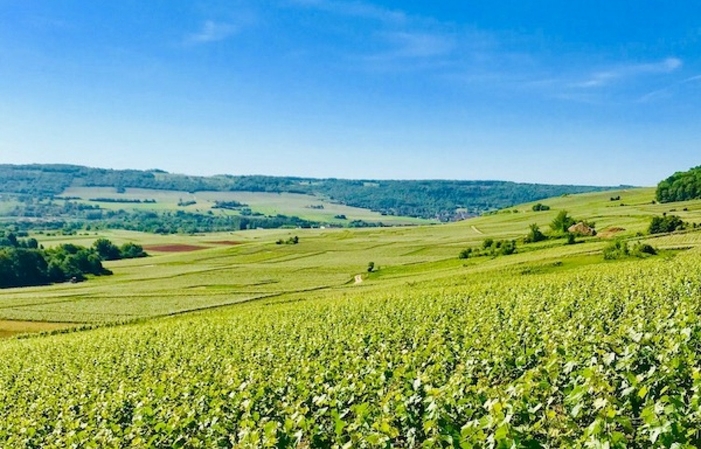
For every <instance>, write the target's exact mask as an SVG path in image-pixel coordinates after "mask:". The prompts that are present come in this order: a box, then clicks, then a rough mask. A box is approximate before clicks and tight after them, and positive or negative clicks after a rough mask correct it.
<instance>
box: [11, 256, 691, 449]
mask: <svg viewBox="0 0 701 449" xmlns="http://www.w3.org/2000/svg"><path fill="white" fill-rule="evenodd" d="M699 270H700V266H699V260H698V257H697V255H695V254H692V255H689V257H683V258H677V259H674V260H673V261H671V262H669V263H668V262H665V263H660V262H656V261H654V260H646V261H634V262H626V263H619V264H611V265H608V266H607V267H606V269H605V270H602V269H601V267H591V268H590V269H586V268H584V269H581V270H579V271H578V272H577V275H576V276H573V275H572V273H569V272H561V273H551V274H544V275H533V276H521V275H518V276H508V275H500V276H499V277H498V278H494V276H492V275H490V276H484V277H477V278H475V277H470V278H469V279H468V278H454V279H449V280H445V281H440V282H436V283H434V284H432V285H430V286H421V285H420V284H417V285H415V286H413V287H412V288H406V289H401V290H393V291H391V292H382V291H378V292H375V293H368V292H363V295H362V296H360V295H354V296H348V297H337V298H335V299H334V300H333V301H329V300H328V299H327V298H320V299H317V300H307V301H302V302H292V303H285V304H269V303H265V304H262V303H261V304H257V305H256V304H251V305H248V306H240V307H236V308H229V309H221V310H217V311H216V312H210V313H198V314H194V315H188V316H182V317H173V318H171V319H168V320H154V321H150V322H142V323H135V324H131V325H128V326H122V327H110V328H103V329H95V330H91V331H83V332H76V333H72V334H67V335H54V336H48V337H43V338H33V339H28V340H14V341H5V342H2V344H0V359H1V360H2V361H3V363H2V364H1V365H0V386H1V387H2V388H0V403H1V404H2V407H0V446H2V447H8V448H14V447H34V448H39V447H47V448H49V447H51V448H58V447H106V448H107V447H109V448H111V447H144V448H147V447H237V448H239V447H241V448H243V447H344V446H346V447H359V448H370V447H462V448H468V447H479V448H482V447H491V448H510V447H526V448H527V447H533V448H535V447H549V448H560V447H562V448H565V447H566V448H589V447H601V448H605V447H608V448H624V447H631V448H645V447H660V448H661V447H665V448H672V447H675V448H694V447H701V434H699V432H698V429H699V428H701V415H700V414H699V405H700V401H701V398H700V397H699V393H698V392H699V391H700V390H701V376H699V368H698V367H699V366H700V363H701V354H700V353H699V350H698V348H699V347H700V345H701V324H700V323H699V321H698V312H699V309H700V308H701V300H700V299H699V298H700V297H701V295H699V292H701V279H700V278H699V277H698V275H697V273H698V272H699Z"/></svg>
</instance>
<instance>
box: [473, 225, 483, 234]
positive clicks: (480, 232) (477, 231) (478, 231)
mask: <svg viewBox="0 0 701 449" xmlns="http://www.w3.org/2000/svg"><path fill="white" fill-rule="evenodd" d="M472 230H473V231H475V232H476V233H478V234H479V235H484V232H482V231H480V230H479V229H477V228H476V227H474V226H473V227H472Z"/></svg>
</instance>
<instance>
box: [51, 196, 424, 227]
mask: <svg viewBox="0 0 701 449" xmlns="http://www.w3.org/2000/svg"><path fill="white" fill-rule="evenodd" d="M61 196H63V197H69V198H79V199H80V200H81V202H84V203H87V204H94V205H99V206H100V207H101V208H103V209H107V210H117V209H126V210H157V211H174V210H182V211H187V212H193V213H195V212H199V213H207V212H210V211H211V212H212V213H216V214H226V215H237V214H238V212H237V211H233V210H227V209H216V208H213V206H215V201H238V202H239V203H243V204H246V205H248V207H249V208H250V209H251V210H252V211H253V212H258V213H261V214H264V215H277V214H281V215H288V216H297V217H300V218H302V219H305V220H310V221H319V222H324V223H336V224H339V225H342V224H344V223H347V222H348V221H351V220H363V221H367V222H373V223H377V222H382V223H384V224H388V225H407V224H422V223H423V224H427V223H431V220H424V219H419V218H411V217H398V216H391V215H382V214H380V213H378V212H373V211H370V210H368V209H362V208H359V207H351V206H345V205H342V204H338V203H334V202H332V201H330V200H328V199H326V198H321V197H317V196H314V195H302V194H296V193H267V192H196V193H189V192H177V191H170V190H149V189H125V191H124V193H117V191H116V189H114V188H112V187H70V188H68V189H66V190H65V191H64V192H63V194H62V195H61ZM101 198H109V199H114V200H141V201H144V200H156V203H155V204H154V203H118V202H117V203H113V202H100V201H89V200H90V199H101ZM190 201H194V202H195V204H192V205H188V206H184V207H183V206H178V203H181V202H190ZM322 206H323V208H320V207H322ZM337 215H345V216H346V217H347V219H346V220H342V219H337V218H334V217H336V216H337Z"/></svg>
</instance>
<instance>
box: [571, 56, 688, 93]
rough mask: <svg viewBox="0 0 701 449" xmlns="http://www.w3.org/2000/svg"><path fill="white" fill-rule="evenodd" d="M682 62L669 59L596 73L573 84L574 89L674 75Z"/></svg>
mask: <svg viewBox="0 0 701 449" xmlns="http://www.w3.org/2000/svg"><path fill="white" fill-rule="evenodd" d="M681 66H682V61H681V60H680V59H678V58H667V59H665V60H663V61H660V62H653V63H642V64H624V65H619V66H617V67H613V68H611V69H608V70H605V71H600V72H595V73H593V74H592V75H591V76H590V77H589V78H588V79H586V80H584V81H580V82H577V83H574V84H573V87H581V88H595V87H603V86H607V85H609V84H612V83H614V82H616V81H618V80H623V79H629V78H634V77H638V76H641V75H649V74H658V73H672V72H674V71H675V70H677V69H679V68H681Z"/></svg>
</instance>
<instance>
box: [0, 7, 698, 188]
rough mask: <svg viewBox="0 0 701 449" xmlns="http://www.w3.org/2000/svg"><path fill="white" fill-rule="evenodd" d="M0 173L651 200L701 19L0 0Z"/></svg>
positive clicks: (683, 11)
mask: <svg viewBox="0 0 701 449" xmlns="http://www.w3.org/2000/svg"><path fill="white" fill-rule="evenodd" d="M0 23H1V24H2V26H0V98H1V101H0V163H35V162H37V163H40V162H41V163H45V162H46V163H48V162H52V163H53V162H62V163H76V164H83V165H90V166H99V167H111V168H142V169H147V168H162V169H165V170H168V171H172V172H179V173H189V174H217V173H230V174H271V175H299V176H312V177H344V178H383V179H384V178H392V179H427V178H428V179H433V178H447V179H505V180H513V181H526V182H545V183H576V184H599V185H618V184H634V185H654V184H656V183H657V182H658V181H659V180H660V179H662V178H664V177H666V176H668V175H669V174H671V173H672V172H674V171H678V170H686V169H688V168H689V167H692V166H696V165H701V146H700V145H699V142H700V141H701V58H700V56H701V4H700V3H697V2H662V1H645V2H637V3H632V2H621V1H611V0H609V1H605V2H604V1H587V2H584V1H576V2H563V1H549V0H543V1H538V2H523V1H492V2H487V1H461V2H451V1H443V2H425V1H424V2H417V1H402V2H399V1H379V0H378V1H375V2H370V1H367V2H366V1H341V0H270V1H268V0H257V1H253V0H251V1H248V0H227V1H207V0H204V1H196V0H194V1H189V2H184V1H178V0H160V1H159V0H153V1H148V2H147V1H142V0H138V1H137V0H121V1H101V0H95V1H90V2H86V1H82V0H81V1H77V0H63V1H60V2H57V1H50V0H44V1H37V0H0Z"/></svg>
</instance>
